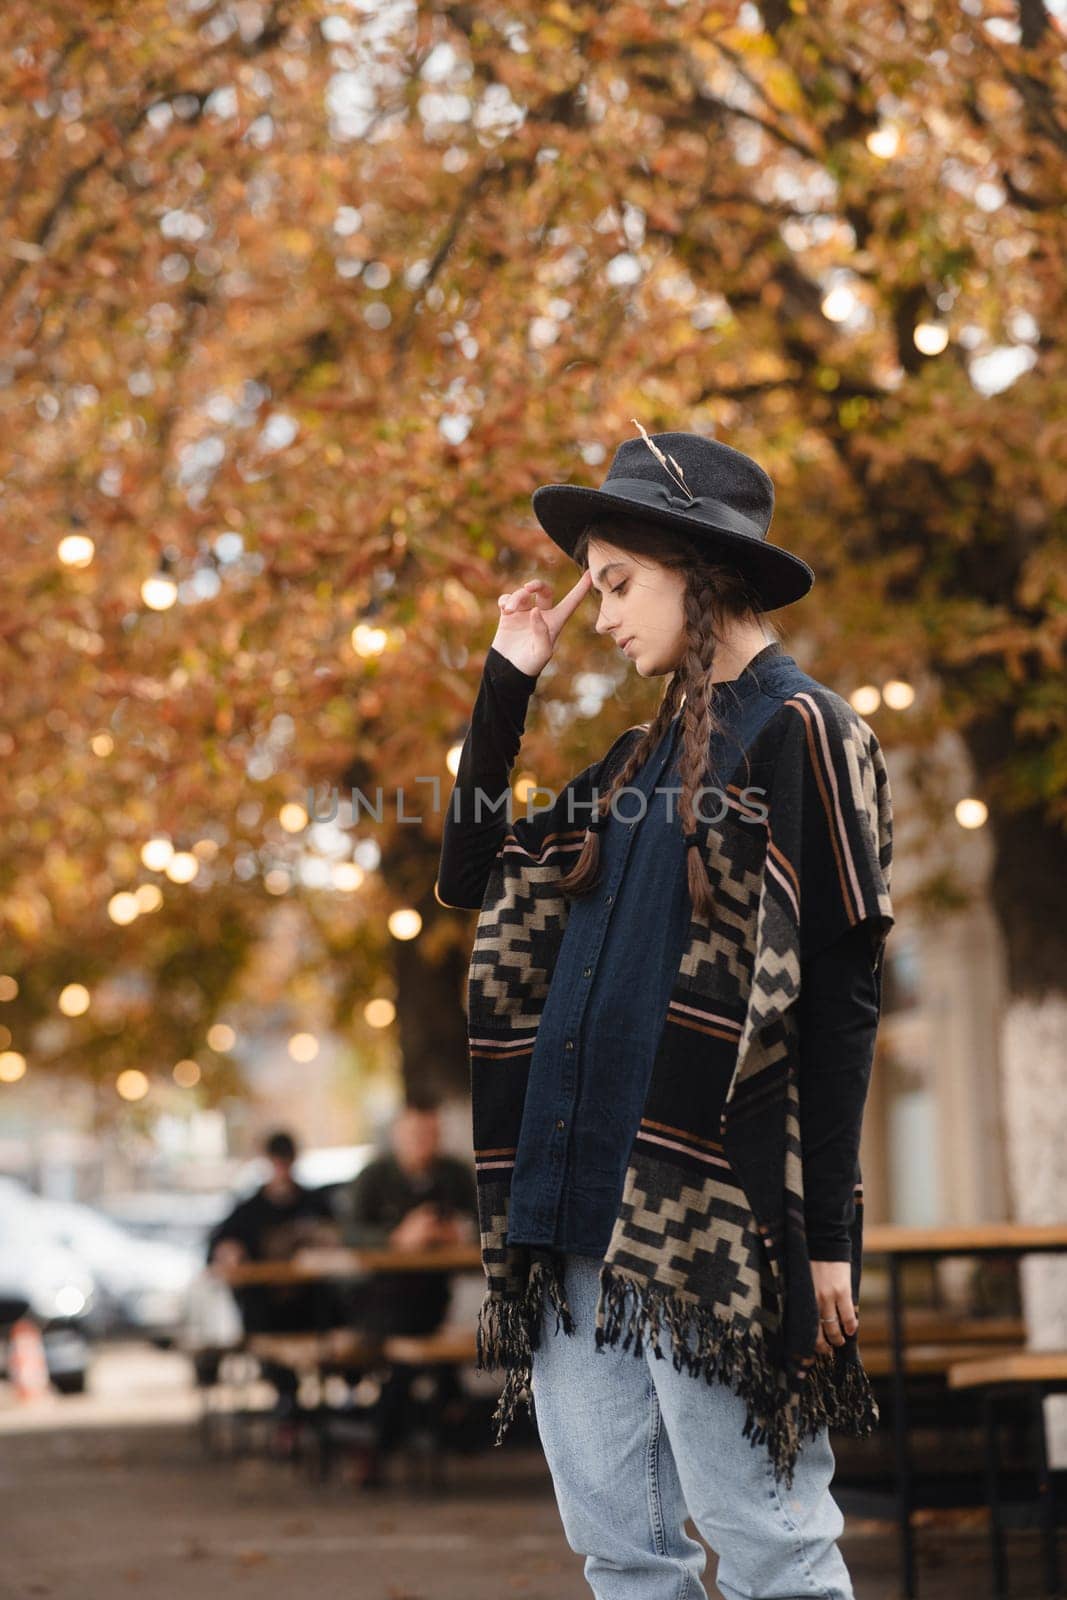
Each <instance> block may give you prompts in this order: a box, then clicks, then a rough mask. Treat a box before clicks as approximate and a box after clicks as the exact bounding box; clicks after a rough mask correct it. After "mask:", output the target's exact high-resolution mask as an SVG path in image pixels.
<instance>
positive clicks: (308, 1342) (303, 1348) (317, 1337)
mask: <svg viewBox="0 0 1067 1600" xmlns="http://www.w3.org/2000/svg"><path fill="white" fill-rule="evenodd" d="M245 1348H246V1349H247V1351H248V1352H249V1354H250V1355H253V1356H255V1358H256V1360H257V1361H269V1362H273V1363H275V1364H276V1365H277V1366H279V1367H289V1368H290V1370H291V1371H293V1372H298V1373H300V1374H308V1373H311V1374H314V1375H315V1376H319V1375H320V1374H321V1373H322V1370H323V1368H325V1367H334V1368H337V1367H361V1366H370V1365H371V1364H372V1363H373V1362H375V1361H376V1360H378V1359H379V1358H380V1356H381V1341H380V1340H375V1339H370V1338H368V1337H367V1336H366V1335H365V1334H360V1333H359V1332H357V1331H356V1330H355V1329H354V1328H327V1329H326V1330H325V1331H324V1332H323V1333H252V1334H249V1336H248V1338H247V1339H246V1341H245Z"/></svg>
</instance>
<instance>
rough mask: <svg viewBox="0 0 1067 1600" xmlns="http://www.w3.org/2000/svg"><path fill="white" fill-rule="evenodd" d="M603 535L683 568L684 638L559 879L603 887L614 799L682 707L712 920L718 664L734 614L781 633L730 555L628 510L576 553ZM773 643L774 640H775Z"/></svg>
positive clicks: (692, 841)
mask: <svg viewBox="0 0 1067 1600" xmlns="http://www.w3.org/2000/svg"><path fill="white" fill-rule="evenodd" d="M593 538H598V539H600V538H602V539H604V540H606V541H607V542H609V543H611V544H613V545H615V546H617V547H618V548H619V549H621V550H626V551H627V552H628V553H630V554H632V555H638V556H645V557H648V558H650V559H651V560H653V561H656V562H657V563H659V564H660V565H661V566H664V567H667V568H668V569H670V570H672V571H676V572H679V573H681V575H682V577H683V578H684V582H685V588H684V590H683V594H682V605H683V610H684V620H685V642H684V646H683V649H682V654H681V658H680V659H679V662H678V665H677V666H676V667H675V669H674V671H673V673H672V674H671V675H670V677H669V679H668V681H667V686H666V688H665V689H664V691H663V697H662V699H661V700H660V703H659V706H658V707H657V709H656V713H655V715H654V716H653V718H652V720H651V722H650V723H648V724H647V726H646V727H645V730H644V732H643V733H642V735H641V737H640V738H639V739H638V740H637V742H636V744H635V745H634V747H633V749H632V750H631V751H630V754H629V756H628V757H627V758H626V761H625V762H624V763H623V765H622V767H621V768H620V769H619V771H618V772H617V773H616V775H615V777H614V778H613V779H612V781H611V784H610V785H609V787H608V788H607V790H606V791H605V792H604V793H602V794H601V795H600V797H599V800H598V805H597V810H596V812H595V814H594V815H593V816H592V818H591V819H590V822H589V826H588V828H587V829H586V835H585V840H584V842H583V844H582V849H581V852H580V854H579V856H578V860H577V861H576V862H575V864H574V866H573V867H572V868H571V870H570V872H569V873H567V874H566V875H565V876H564V877H562V878H561V879H560V884H559V886H560V888H561V889H562V890H563V892H564V893H565V894H567V895H569V896H571V897H572V898H574V897H580V896H583V895H586V894H589V893H591V891H592V890H593V889H594V888H595V887H596V884H597V879H598V876H599V867H600V834H601V833H602V831H603V830H604V828H605V827H606V826H607V824H608V814H609V811H610V809H611V803H612V800H613V798H614V796H615V795H616V793H617V792H618V791H619V790H620V789H624V788H625V787H626V786H627V784H629V782H630V780H631V778H633V777H634V775H635V773H637V772H638V771H639V770H640V768H641V767H642V766H643V765H644V763H645V762H646V761H647V760H648V758H649V756H650V755H651V754H652V752H653V750H654V749H655V748H656V746H657V744H658V743H659V741H660V739H661V738H662V737H663V735H664V734H665V733H666V732H667V729H668V728H669V727H670V724H671V719H672V718H673V717H674V716H675V714H676V713H677V712H678V711H679V710H680V711H681V729H680V732H681V760H680V763H679V773H680V778H681V794H680V796H679V802H678V812H679V816H680V818H681V822H682V827H683V829H684V835H685V843H686V845H687V847H688V848H687V851H686V863H687V865H686V871H687V878H688V886H689V898H690V902H691V904H692V907H693V910H694V912H695V914H696V915H697V916H699V917H701V918H704V919H705V920H707V921H710V920H711V918H712V916H713V913H714V910H715V901H714V897H713V895H712V891H711V884H710V882H709V880H708V874H707V867H706V865H705V861H704V856H703V853H702V852H701V850H700V848H699V834H698V833H697V813H696V801H697V797H698V795H699V791H700V790H701V788H703V787H704V786H705V785H706V784H708V783H709V773H708V751H709V748H710V744H711V740H712V738H713V736H714V735H715V734H716V733H717V732H719V731H720V730H721V727H722V723H721V720H720V718H719V717H718V716H717V715H716V713H715V710H714V708H713V706H712V703H711V700H712V671H713V669H714V666H715V658H716V652H717V650H718V648H719V644H720V642H721V640H722V637H723V634H724V631H725V627H726V625H728V624H729V623H731V622H733V621H735V620H744V619H751V620H754V621H758V622H759V623H760V624H761V625H762V626H763V627H764V629H765V630H766V631H767V632H768V633H769V634H770V635H771V637H772V638H777V637H778V635H777V632H776V630H775V629H774V627H773V625H772V624H771V623H770V622H769V621H768V619H767V616H766V614H765V613H764V612H762V611H761V610H760V608H759V603H758V601H757V599H756V597H755V595H754V594H753V592H752V590H751V588H750V587H749V585H748V583H747V581H746V580H745V577H744V575H743V574H742V573H741V572H739V571H738V569H737V567H735V566H733V565H731V564H730V563H728V562H723V561H721V560H716V559H715V557H714V556H712V555H711V554H709V553H708V552H707V551H706V550H702V549H701V548H700V547H699V546H694V545H693V543H692V542H691V541H690V540H688V539H686V538H685V536H684V535H680V534H675V533H672V532H671V531H669V530H668V529H665V528H657V527H655V526H654V525H653V524H650V523H647V522H637V521H634V520H631V519H630V518H627V517H625V516H615V517H612V518H611V520H610V521H601V522H597V523H590V524H589V525H588V526H587V527H585V528H584V529H583V530H582V533H581V535H580V536H579V538H578V541H577V543H576V545H575V547H574V560H575V561H576V562H577V563H578V565H579V566H580V567H581V568H582V570H583V571H585V570H586V568H587V567H588V547H589V541H590V539H593ZM768 642H770V641H768Z"/></svg>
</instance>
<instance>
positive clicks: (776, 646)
mask: <svg viewBox="0 0 1067 1600" xmlns="http://www.w3.org/2000/svg"><path fill="white" fill-rule="evenodd" d="M790 659H791V657H790V656H789V654H788V652H787V651H786V649H785V647H784V646H783V645H782V644H781V642H780V641H779V640H778V639H772V640H771V642H770V644H767V645H764V647H763V649H762V650H760V651H758V652H757V654H756V655H754V656H753V657H752V659H751V661H749V662H748V663H747V664H746V665H745V666H744V667H743V668H742V670H741V671H740V672H739V673H738V675H737V677H736V678H724V679H721V680H720V681H719V682H718V683H714V684H712V697H711V703H712V705H714V706H718V705H720V704H723V703H726V704H732V703H733V702H734V701H736V700H741V699H745V698H747V697H748V696H749V695H752V694H758V693H759V691H760V689H761V688H762V687H763V684H764V681H765V679H766V678H767V677H768V676H769V675H770V673H771V672H772V671H773V669H774V667H775V666H776V665H777V664H778V662H780V661H783V660H785V661H788V660H790ZM684 704H685V699H684V697H683V700H682V705H684ZM679 714H680V708H679V711H676V712H675V716H678V715H679Z"/></svg>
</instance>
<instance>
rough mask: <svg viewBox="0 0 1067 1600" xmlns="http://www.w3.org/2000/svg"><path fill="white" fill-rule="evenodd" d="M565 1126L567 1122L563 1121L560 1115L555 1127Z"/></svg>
mask: <svg viewBox="0 0 1067 1600" xmlns="http://www.w3.org/2000/svg"><path fill="white" fill-rule="evenodd" d="M566 1126H567V1124H566V1123H565V1122H564V1120H563V1118H562V1117H560V1119H559V1121H558V1122H557V1123H556V1127H557V1128H565V1127H566Z"/></svg>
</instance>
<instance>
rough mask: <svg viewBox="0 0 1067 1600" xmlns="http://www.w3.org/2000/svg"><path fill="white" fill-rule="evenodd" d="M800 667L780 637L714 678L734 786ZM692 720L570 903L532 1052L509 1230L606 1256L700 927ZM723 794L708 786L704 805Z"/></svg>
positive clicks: (634, 784) (627, 801)
mask: <svg viewBox="0 0 1067 1600" xmlns="http://www.w3.org/2000/svg"><path fill="white" fill-rule="evenodd" d="M796 671H797V669H796V664H795V662H794V661H793V658H792V657H791V656H789V655H787V654H786V653H785V651H784V650H783V649H782V646H781V645H780V644H779V643H778V642H777V641H774V642H772V643H771V644H769V645H767V647H766V648H765V649H763V650H761V651H760V652H759V654H758V655H756V656H754V657H753V659H752V660H751V661H750V662H749V663H748V665H747V667H746V668H745V670H744V671H743V672H742V673H741V675H740V677H738V678H734V679H731V680H729V681H727V682H723V683H719V684H717V685H716V686H715V699H714V706H715V710H716V713H717V715H718V716H719V718H720V720H721V721H722V723H723V729H722V732H721V733H719V734H718V735H716V736H715V738H714V739H713V740H712V745H711V751H712V768H711V771H712V783H713V784H714V785H716V786H718V787H721V788H725V786H726V784H727V782H728V781H729V779H730V778H731V777H732V776H733V774H734V771H735V768H736V767H737V765H738V763H739V762H740V761H741V759H742V756H743V752H744V750H745V748H747V746H748V745H749V743H750V742H751V740H752V739H754V738H755V736H756V734H757V733H758V732H759V729H760V728H761V727H762V726H763V724H764V722H766V720H767V719H768V717H770V716H772V715H773V714H774V712H775V711H776V710H777V709H778V707H779V705H780V704H781V701H782V700H783V699H784V698H786V697H787V696H788V694H789V693H790V692H791V690H792V687H793V683H794V681H795V676H796ZM680 721H681V718H680V714H677V715H676V716H675V717H674V718H673V720H672V722H671V725H670V727H669V728H668V729H667V731H666V733H665V734H664V735H663V737H662V739H661V740H660V741H659V743H658V744H657V746H656V748H655V749H654V750H653V752H652V754H651V756H650V757H649V759H648V760H647V761H646V762H645V763H644V765H643V766H642V767H641V768H640V770H639V771H638V772H637V773H636V774H635V776H634V777H633V778H632V779H631V780H630V784H629V785H628V789H627V790H624V791H623V792H622V793H621V794H619V795H617V796H616V798H615V802H614V804H613V808H612V810H611V812H610V813H609V817H610V820H609V822H608V825H607V827H606V828H605V829H604V830H603V831H602V833H601V835H600V872H599V877H598V883H597V887H596V888H595V889H594V890H593V891H592V892H591V893H589V894H587V895H584V896H579V897H576V898H575V899H574V901H573V902H572V904H571V907H570V911H569V914H568V918H567V926H566V929H565V930H564V935H563V941H562V945H561V947H560V952H559V958H558V961H557V965H556V968H555V971H554V973H553V975H552V982H551V985H550V987H549V992H548V996H547V998H546V1001H545V1007H544V1011H543V1013H542V1016H541V1020H540V1024H539V1026H538V1030H537V1039H536V1043H535V1046H534V1052H533V1057H532V1059H531V1063H530V1075H529V1080H528V1083H527V1090H526V1100H525V1105H524V1110H523V1118H522V1126H521V1129H520V1133H519V1144H518V1151H517V1154H516V1159H515V1172H514V1176H513V1179H512V1186H511V1207H510V1212H509V1226H508V1243H509V1244H536V1245H548V1246H555V1247H556V1248H557V1249H559V1250H562V1251H567V1252H571V1253H574V1254H579V1255H595V1256H600V1257H602V1256H603V1255H604V1253H605V1251H606V1250H607V1247H608V1244H609V1241H610V1238H611V1231H612V1226H613V1224H614V1220H615V1217H616V1214H617V1212H618V1209H619V1203H620V1201H621V1198H622V1190H623V1182H624V1179H625V1174H626V1164H627V1160H628V1158H629V1154H630V1148H631V1144H632V1142H633V1137H634V1134H635V1133H636V1131H637V1127H638V1124H639V1122H640V1120H641V1113H642V1110H643V1108H644V1103H645V1096H646V1091H647V1088H648V1082H649V1078H650V1075H651V1070H652V1063H653V1060H654V1057H655V1053H656V1047H657V1044H658V1042H659V1035H660V1032H661V1031H662V1026H663V1022H664V1019H665V1017H666V1013H667V1003H668V1000H669V998H670V991H671V985H672V983H673V982H674V979H675V977H676V975H677V972H678V963H679V961H680V959H681V954H682V950H683V948H684V944H685V938H686V935H687V933H688V929H689V915H690V908H689V890H688V884H687V881H686V848H685V844H684V840H683V828H682V823H681V819H680V817H679V815H678V798H679V795H678V791H679V790H680V785H681V778H680V774H679V770H678V760H679V756H680V750H679V748H678V729H679V726H680ZM671 788H673V789H674V790H675V792H674V793H669V792H666V791H668V790H670V789H671ZM632 790H639V791H640V796H639V795H638V794H635V793H632V792H629V791H632ZM718 803H719V802H718V800H717V797H716V795H715V794H714V793H706V794H705V795H704V796H703V797H702V800H701V810H702V811H703V813H704V815H706V816H709V817H711V816H714V814H715V810H716V807H717V805H718Z"/></svg>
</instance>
